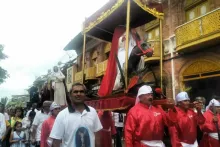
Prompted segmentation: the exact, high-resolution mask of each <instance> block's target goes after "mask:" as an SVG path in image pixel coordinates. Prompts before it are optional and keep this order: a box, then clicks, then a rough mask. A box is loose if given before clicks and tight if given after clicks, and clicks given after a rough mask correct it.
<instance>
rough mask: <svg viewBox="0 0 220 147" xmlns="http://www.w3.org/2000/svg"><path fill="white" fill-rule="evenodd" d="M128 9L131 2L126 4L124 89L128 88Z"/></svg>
mask: <svg viewBox="0 0 220 147" xmlns="http://www.w3.org/2000/svg"><path fill="white" fill-rule="evenodd" d="M130 7H131V2H130V0H128V2H127V18H126V44H125V88H126V89H127V87H128V48H129V30H130Z"/></svg>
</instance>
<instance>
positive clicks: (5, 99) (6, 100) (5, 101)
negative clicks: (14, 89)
mask: <svg viewBox="0 0 220 147" xmlns="http://www.w3.org/2000/svg"><path fill="white" fill-rule="evenodd" d="M7 102H8V98H7V97H3V98H1V103H2V104H3V105H4V106H6V104H7Z"/></svg>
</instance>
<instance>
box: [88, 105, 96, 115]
mask: <svg viewBox="0 0 220 147" xmlns="http://www.w3.org/2000/svg"><path fill="white" fill-rule="evenodd" d="M88 108H89V111H90V112H92V113H96V114H97V112H96V110H95V109H94V108H93V107H91V106H88Z"/></svg>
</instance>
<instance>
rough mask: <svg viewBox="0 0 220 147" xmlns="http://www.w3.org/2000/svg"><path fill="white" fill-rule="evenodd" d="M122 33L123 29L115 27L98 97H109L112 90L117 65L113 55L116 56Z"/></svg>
mask: <svg viewBox="0 0 220 147" xmlns="http://www.w3.org/2000/svg"><path fill="white" fill-rule="evenodd" d="M124 32H125V28H124V27H117V28H116V29H115V31H114V35H113V38H112V45H111V50H110V55H109V58H108V64H107V69H106V73H105V75H104V77H103V79H102V83H101V85H100V89H99V91H98V95H99V96H100V97H104V96H107V95H110V94H111V92H112V90H113V88H114V84H115V79H116V75H117V63H116V59H115V55H117V54H118V41H119V38H120V37H121V35H122V34H123V33H124Z"/></svg>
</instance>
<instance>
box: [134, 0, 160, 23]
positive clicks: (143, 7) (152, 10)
mask: <svg viewBox="0 0 220 147" xmlns="http://www.w3.org/2000/svg"><path fill="white" fill-rule="evenodd" d="M133 1H134V2H135V3H136V4H137V5H138V6H139V7H141V8H142V9H143V10H144V11H146V12H148V13H150V14H152V15H153V16H155V17H157V18H160V19H163V18H164V13H160V12H158V11H157V10H156V9H155V8H153V9H151V8H149V7H147V5H145V4H143V3H142V2H141V1H140V0H133Z"/></svg>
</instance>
